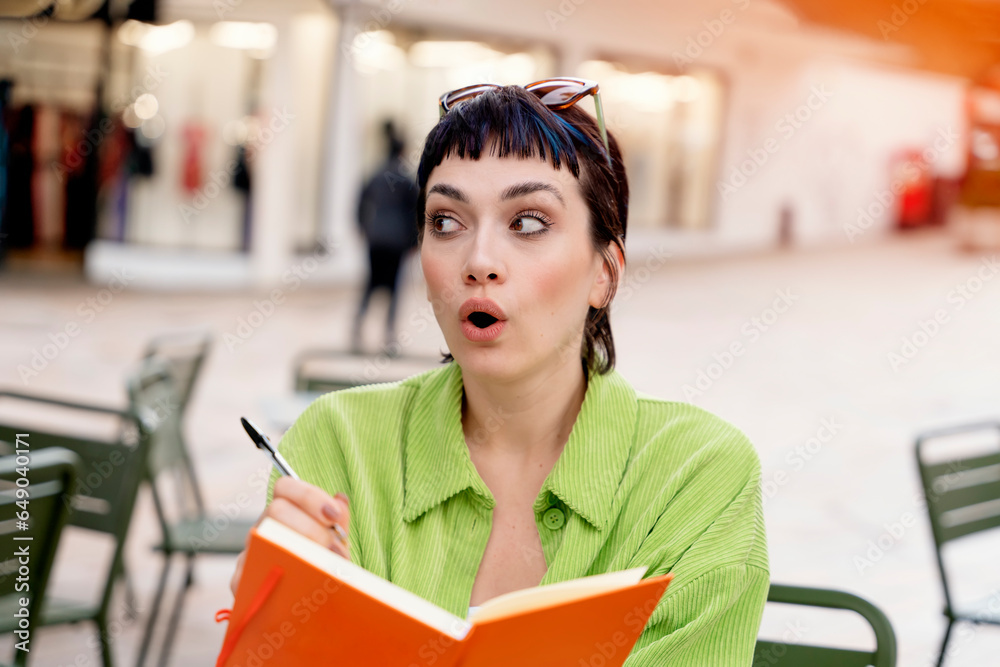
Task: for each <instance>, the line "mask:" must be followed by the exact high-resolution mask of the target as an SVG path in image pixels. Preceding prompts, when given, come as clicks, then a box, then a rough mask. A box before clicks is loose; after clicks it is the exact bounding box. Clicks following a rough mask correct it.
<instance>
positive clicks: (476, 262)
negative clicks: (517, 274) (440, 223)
mask: <svg viewBox="0 0 1000 667" xmlns="http://www.w3.org/2000/svg"><path fill="white" fill-rule="evenodd" d="M487 236H488V235H487V234H484V233H483V232H482V231H480V232H479V233H478V234H477V238H476V239H475V240H474V241H473V244H472V247H471V248H470V250H469V258H468V260H467V261H466V263H465V266H464V267H463V273H464V280H465V282H466V284H469V285H484V284H488V283H502V282H504V280H506V271H505V270H504V267H503V265H502V262H501V261H500V259H499V257H497V253H496V252H495V249H496V248H495V246H494V245H493V243H492V242H491V241H490V239H488V238H486V237H487Z"/></svg>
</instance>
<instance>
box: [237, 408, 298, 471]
mask: <svg viewBox="0 0 1000 667" xmlns="http://www.w3.org/2000/svg"><path fill="white" fill-rule="evenodd" d="M240 422H241V423H242V424H243V428H244V429H246V432H247V435H249V436H250V439H251V440H253V444H255V445H257V449H262V450H264V452H265V453H267V455H268V456H269V457H270V458H271V462H272V463H273V464H274V467H275V468H277V469H278V472H280V473H281V474H282V475H287V476H288V477H291V478H292V479H299V476H298V475H296V474H295V471H294V470H292V467H291V466H290V465H288V461H286V460H285V459H284V457H283V456H282V455H281V454H279V453H278V450H277V449H275V448H274V445H272V444H271V441H270V440H268V439H267V436H266V435H264V434H263V433H261V432H260V429H259V428H257V425H256V424H254V423H253V422H252V421H250V420H249V419H247V418H246V417H240Z"/></svg>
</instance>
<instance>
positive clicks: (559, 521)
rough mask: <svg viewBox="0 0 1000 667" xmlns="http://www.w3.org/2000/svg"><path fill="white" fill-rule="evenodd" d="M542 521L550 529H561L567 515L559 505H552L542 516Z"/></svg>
mask: <svg viewBox="0 0 1000 667" xmlns="http://www.w3.org/2000/svg"><path fill="white" fill-rule="evenodd" d="M542 523H544V524H545V527H546V528H548V529H549V530H559V529H560V528H562V527H563V524H564V523H566V515H565V514H563V512H562V510H561V509H559V508H558V507H550V508H549V509H547V510H545V514H544V515H543V516H542Z"/></svg>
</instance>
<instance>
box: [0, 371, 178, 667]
mask: <svg viewBox="0 0 1000 667" xmlns="http://www.w3.org/2000/svg"><path fill="white" fill-rule="evenodd" d="M128 390H129V407H128V409H126V410H117V409H113V408H106V407H101V406H94V405H89V404H85V403H75V402H71V401H63V400H57V399H49V398H41V397H38V396H32V395H27V394H21V393H18V392H0V400H16V401H21V402H29V403H35V404H38V405H44V406H47V407H48V408H51V409H53V410H59V411H62V412H63V413H64V414H66V413H68V414H71V413H72V412H73V411H85V412H89V413H97V414H104V415H108V416H109V417H114V418H116V419H117V420H118V423H119V427H118V430H117V434H116V436H115V437H114V438H112V439H107V440H99V439H95V438H89V437H80V436H77V435H72V434H68V433H66V432H46V431H43V430H41V429H39V428H36V427H33V426H32V427H26V426H25V425H24V424H18V425H12V424H9V423H3V424H0V441H4V442H7V443H13V442H15V440H16V436H17V434H18V433H25V432H27V433H30V434H31V447H32V449H33V450H35V451H38V450H40V449H43V448H50V447H62V448H65V449H69V450H71V451H73V452H74V453H76V454H77V455H78V456H79V457H80V459H81V461H82V470H84V471H86V472H85V473H81V477H80V479H79V480H78V483H77V490H76V494H75V495H74V496H73V498H72V503H71V505H72V507H71V512H70V516H69V525H70V526H73V527H77V528H81V529H86V530H91V531H94V532H97V533H103V534H106V535H108V536H109V537H110V538H111V539H112V541H113V542H114V548H113V551H112V555H111V557H110V559H109V564H108V567H107V569H106V570H104V571H103V572H98V573H94V576H99V577H102V579H101V580H102V581H103V585H102V587H101V591H100V595H99V598H100V599H99V600H97V601H93V600H89V601H80V600H69V599H64V598H60V597H56V596H54V595H51V594H50V595H47V596H46V597H45V600H44V602H43V605H42V613H41V619H40V625H41V626H47V625H61V624H66V623H79V622H81V621H88V622H93V623H95V624H96V626H97V630H98V635H99V642H100V647H101V659H102V662H103V665H104V667H111V665H112V664H113V660H112V652H111V637H110V636H109V633H108V615H109V611H110V609H111V602H112V595H113V593H114V588H115V583H116V580H117V579H119V578H120V577H121V575H122V573H123V572H124V553H125V541H126V538H127V535H128V528H129V523H130V521H131V519H132V513H133V509H134V508H135V501H136V497H137V495H138V492H139V487H140V484H141V483H142V481H143V479H145V476H146V475H145V471H146V459H147V456H148V453H149V449H150V445H151V442H152V436H153V435H154V434H155V432H156V429H157V426H158V424H159V422H160V421H162V420H163V419H164V418H165V417H166V416H167V413H168V412H169V410H170V406H171V404H172V401H173V398H172V396H173V393H172V392H173V390H172V388H171V386H170V376H169V374H168V373H167V370H166V368H165V367H164V365H163V364H162V363H161V362H159V361H157V360H147V361H145V362H143V363H142V364H141V368H140V370H139V372H138V373H136V374H135V375H134V376H133V377H132V378H131V379H130V381H129V387H128ZM38 627H39V626H36V629H37V628H38Z"/></svg>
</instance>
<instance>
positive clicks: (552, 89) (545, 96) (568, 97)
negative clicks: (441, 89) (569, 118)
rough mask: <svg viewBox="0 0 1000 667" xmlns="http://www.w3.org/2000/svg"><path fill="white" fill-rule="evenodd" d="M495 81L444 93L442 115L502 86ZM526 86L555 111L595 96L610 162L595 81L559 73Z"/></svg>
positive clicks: (595, 105) (609, 157) (609, 162)
mask: <svg viewBox="0 0 1000 667" xmlns="http://www.w3.org/2000/svg"><path fill="white" fill-rule="evenodd" d="M501 87H502V86H499V85H497V84H495V83H477V84H476V85H474V86H466V87H464V88H458V89H456V90H452V91H451V92H448V93H445V94H444V95H442V96H441V105H440V110H441V116H442V117H444V115H445V114H446V113H448V111H450V110H451V109H453V108H454V107H455V105H457V104H459V103H461V102H465V101H466V100H470V99H472V98H473V97H476V96H477V95H482V94H483V93H485V92H486V91H488V90H493V89H495V88H501ZM524 89H525V90H527V91H528V92H530V93H534V94H535V96H537V97H538V99H539V100H540V101H541V103H542V104H544V105H545V106H547V107H548V108H549V109H552V110H553V111H558V110H559V109H566V108H569V107H571V106H573V105H574V104H576V103H577V102H579V101H580V100H581V99H583V98H584V97H586V96H587V95H593V96H594V108H595V109H596V110H597V127H598V129H600V131H601V139H602V140H603V141H604V155H605V157H606V158H607V160H608V164H609V165H610V164H611V149H610V148H609V146H608V131H607V130H606V129H605V126H604V109H603V108H602V107H601V93H600V88H599V87H598V85H597V82H596V81H590V80H588V79H577V78H575V77H571V76H560V77H556V78H554V79H542V80H541V81H535V82H534V83H529V84H528V85H526V86H524Z"/></svg>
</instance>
